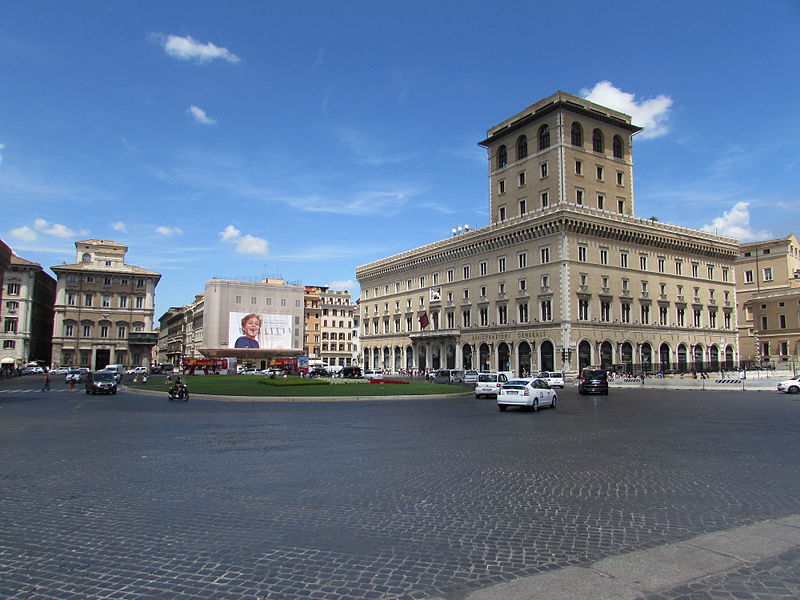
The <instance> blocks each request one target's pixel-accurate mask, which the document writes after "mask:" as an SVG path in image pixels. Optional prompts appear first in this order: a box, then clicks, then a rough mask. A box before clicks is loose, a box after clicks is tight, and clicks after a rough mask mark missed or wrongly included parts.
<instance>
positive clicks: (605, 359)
mask: <svg viewBox="0 0 800 600" xmlns="http://www.w3.org/2000/svg"><path fill="white" fill-rule="evenodd" d="M612 364H614V349H613V348H612V347H611V342H603V343H602V344H600V367H602V368H603V369H604V370H608V369H610V368H611V365H612Z"/></svg>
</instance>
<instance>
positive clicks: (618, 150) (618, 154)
mask: <svg viewBox="0 0 800 600" xmlns="http://www.w3.org/2000/svg"><path fill="white" fill-rule="evenodd" d="M613 146H614V158H622V138H621V137H619V136H618V135H615V136H614V144H613Z"/></svg>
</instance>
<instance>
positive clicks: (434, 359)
mask: <svg viewBox="0 0 800 600" xmlns="http://www.w3.org/2000/svg"><path fill="white" fill-rule="evenodd" d="M441 368H442V349H441V348H439V346H438V345H434V346H431V369H434V370H435V369H441Z"/></svg>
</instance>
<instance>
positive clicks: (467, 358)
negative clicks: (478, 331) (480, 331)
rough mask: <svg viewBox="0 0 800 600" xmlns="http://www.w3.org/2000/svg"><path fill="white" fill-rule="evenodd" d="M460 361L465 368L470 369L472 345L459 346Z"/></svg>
mask: <svg viewBox="0 0 800 600" xmlns="http://www.w3.org/2000/svg"><path fill="white" fill-rule="evenodd" d="M461 362H462V364H463V365H464V368H465V369H472V368H473V367H472V346H470V345H469V344H464V345H463V346H462V347H461Z"/></svg>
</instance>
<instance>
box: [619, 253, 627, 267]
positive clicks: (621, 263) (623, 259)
mask: <svg viewBox="0 0 800 600" xmlns="http://www.w3.org/2000/svg"><path fill="white" fill-rule="evenodd" d="M619 266H620V267H622V268H623V269H627V268H628V253H627V252H620V253H619Z"/></svg>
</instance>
